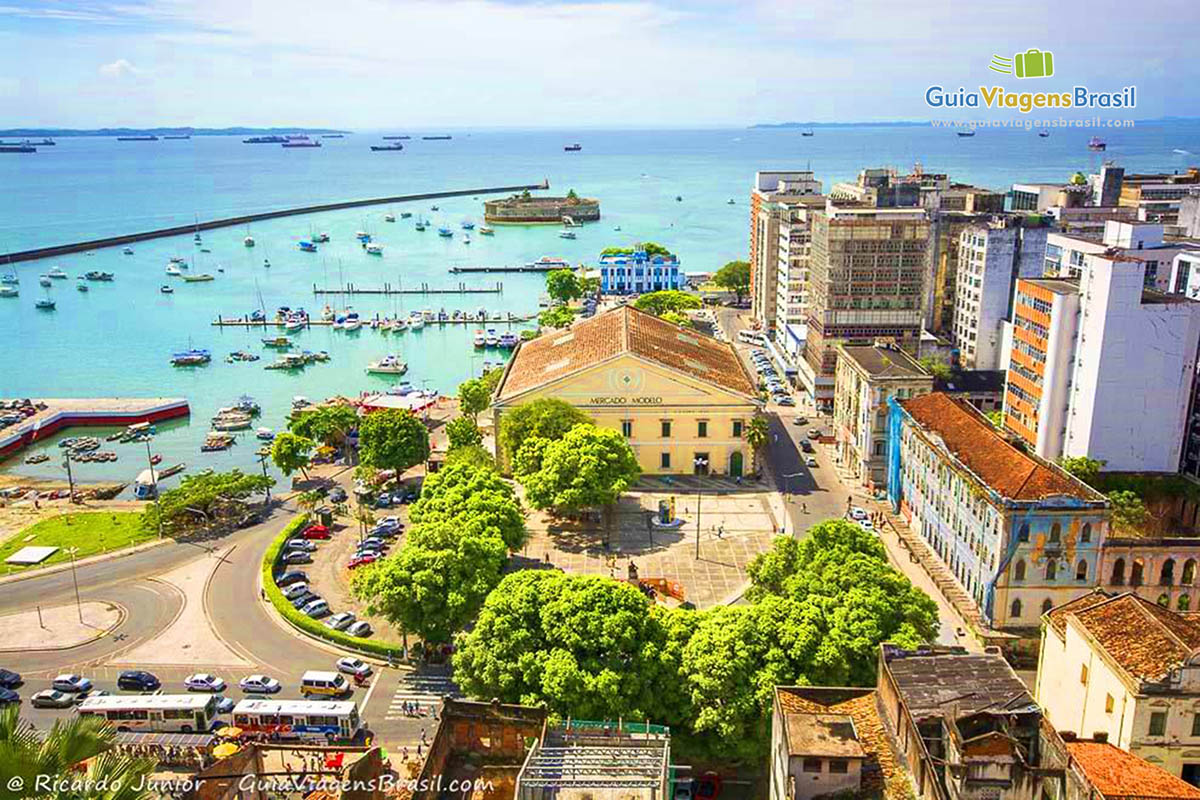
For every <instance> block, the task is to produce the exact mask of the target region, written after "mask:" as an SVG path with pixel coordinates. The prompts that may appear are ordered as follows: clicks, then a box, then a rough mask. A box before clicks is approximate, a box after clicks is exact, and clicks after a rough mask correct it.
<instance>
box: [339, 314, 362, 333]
mask: <svg viewBox="0 0 1200 800" xmlns="http://www.w3.org/2000/svg"><path fill="white" fill-rule="evenodd" d="M361 327H362V320H360V319H358V318H357V317H354V318H351V319H348V320H346V321H345V322H343V323H342V330H344V331H356V330H358V329H359V328H361Z"/></svg>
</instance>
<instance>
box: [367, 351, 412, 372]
mask: <svg viewBox="0 0 1200 800" xmlns="http://www.w3.org/2000/svg"><path fill="white" fill-rule="evenodd" d="M367 372H371V373H375V374H379V375H403V374H404V373H406V372H408V364H405V363H404V362H403V361H401V360H400V357H399V356H395V355H390V356H384V357H383V358H381V359H379V360H378V361H372V362H371V363H370V364H368V365H367Z"/></svg>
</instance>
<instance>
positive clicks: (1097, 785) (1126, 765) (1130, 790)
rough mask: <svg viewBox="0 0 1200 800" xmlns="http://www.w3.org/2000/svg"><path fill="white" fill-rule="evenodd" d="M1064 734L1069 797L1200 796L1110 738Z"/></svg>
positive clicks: (1145, 799)
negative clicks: (1117, 744)
mask: <svg viewBox="0 0 1200 800" xmlns="http://www.w3.org/2000/svg"><path fill="white" fill-rule="evenodd" d="M1064 738H1065V739H1066V750H1067V754H1068V757H1069V766H1068V772H1067V798H1068V800H1149V798H1153V800H1200V789H1197V788H1196V787H1195V786H1193V785H1191V784H1190V783H1188V782H1186V781H1183V780H1181V779H1179V778H1177V777H1175V776H1174V775H1172V774H1171V773H1169V772H1167V771H1166V770H1164V769H1163V768H1162V767H1157V766H1155V765H1154V764H1151V763H1149V762H1147V761H1145V760H1143V759H1141V758H1138V757H1137V756H1135V755H1133V754H1132V753H1128V752H1126V751H1124V750H1122V749H1120V748H1119V747H1116V746H1114V745H1113V744H1112V743H1111V742H1108V741H1095V740H1087V741H1084V740H1075V739H1073V738H1070V737H1064Z"/></svg>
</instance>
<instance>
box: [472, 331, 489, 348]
mask: <svg viewBox="0 0 1200 800" xmlns="http://www.w3.org/2000/svg"><path fill="white" fill-rule="evenodd" d="M486 344H487V336H486V335H485V334H484V332H483V331H481V330H479V331H475V346H476V347H483V346H484V345H486Z"/></svg>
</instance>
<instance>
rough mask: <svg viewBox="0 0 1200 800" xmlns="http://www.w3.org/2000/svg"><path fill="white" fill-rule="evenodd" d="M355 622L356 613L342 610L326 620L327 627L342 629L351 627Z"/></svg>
mask: <svg viewBox="0 0 1200 800" xmlns="http://www.w3.org/2000/svg"><path fill="white" fill-rule="evenodd" d="M353 622H354V614H353V613H351V612H349V611H342V612H340V613H337V614H334V615H333V616H332V617H330V618H329V619H327V620H325V627H326V628H329V629H330V630H335V631H341V630H345V629H346V628H349V627H350V625H351V624H353Z"/></svg>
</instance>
